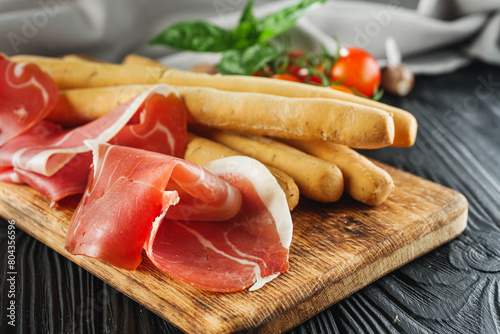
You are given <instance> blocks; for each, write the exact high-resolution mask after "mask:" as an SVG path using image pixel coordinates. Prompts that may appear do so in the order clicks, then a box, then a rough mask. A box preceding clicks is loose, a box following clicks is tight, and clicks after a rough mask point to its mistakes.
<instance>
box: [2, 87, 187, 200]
mask: <svg viewBox="0 0 500 334" xmlns="http://www.w3.org/2000/svg"><path fill="white" fill-rule="evenodd" d="M185 117H186V112H185V109H184V104H183V102H182V101H181V99H180V98H179V97H178V96H177V95H176V94H175V93H174V92H173V90H172V89H171V88H170V87H169V86H166V85H159V86H156V87H153V88H151V89H149V90H147V91H145V92H144V93H142V94H140V95H139V96H138V97H137V98H135V99H133V100H132V101H130V102H128V103H126V104H124V105H122V106H120V107H118V108H117V109H116V110H114V111H113V112H111V113H110V114H108V115H106V116H103V117H101V118H99V119H97V120H95V121H93V122H90V123H88V124H85V125H83V126H81V127H78V128H74V129H63V128H61V127H60V126H59V125H57V124H54V123H52V122H47V121H42V122H40V123H38V124H37V125H35V126H33V127H32V128H31V129H30V130H28V131H27V132H26V133H24V134H23V135H21V136H19V137H17V138H15V139H13V140H11V141H9V142H8V143H7V144H5V145H4V146H3V147H2V148H0V169H1V168H4V169H5V168H9V167H13V171H14V172H16V173H17V174H18V178H19V179H20V180H22V181H23V182H25V183H27V184H29V185H31V186H32V187H33V188H35V189H37V190H39V191H41V192H43V193H44V194H46V195H47V196H48V197H49V198H50V199H51V200H52V201H53V202H55V201H58V200H60V199H61V198H63V197H66V196H68V195H71V194H77V193H83V191H84V190H85V186H86V183H87V182H86V181H87V176H88V172H89V168H90V164H91V162H92V158H91V153H90V149H89V148H88V147H87V146H85V145H84V144H83V141H84V140H86V139H94V140H98V141H99V142H110V143H113V144H118V145H127V146H132V147H138V148H144V149H147V150H151V151H155V152H161V153H164V154H171V155H175V156H183V155H184V151H185V149H186V142H187V134H186V120H185Z"/></svg>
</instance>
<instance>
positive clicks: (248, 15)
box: [239, 0, 257, 24]
mask: <svg viewBox="0 0 500 334" xmlns="http://www.w3.org/2000/svg"><path fill="white" fill-rule="evenodd" d="M252 10H253V0H250V1H248V3H247V5H246V6H245V8H244V9H243V12H242V13H241V17H240V21H239V24H242V23H255V24H256V23H257V19H255V16H254V15H253V11H252Z"/></svg>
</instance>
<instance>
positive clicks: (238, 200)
mask: <svg viewBox="0 0 500 334" xmlns="http://www.w3.org/2000/svg"><path fill="white" fill-rule="evenodd" d="M89 145H91V146H92V145H93V146H94V147H93V156H94V163H93V166H94V168H93V171H92V172H91V177H90V178H89V183H88V186H87V189H86V191H85V193H84V196H83V197H82V200H81V202H80V204H79V205H78V207H77V209H76V211H75V214H74V216H73V218H72V221H71V225H70V230H69V233H68V236H67V241H66V248H67V250H68V251H69V252H71V253H72V254H76V255H86V256H91V257H94V258H97V259H100V260H102V261H105V262H107V263H110V264H112V265H115V266H117V267H120V268H125V269H128V270H133V269H136V268H137V266H138V265H139V264H140V262H141V260H142V256H141V252H142V249H143V248H144V249H145V250H146V254H147V256H148V257H149V258H150V259H151V261H152V262H153V263H154V264H155V265H156V266H158V267H159V268H160V269H161V270H164V271H166V272H168V273H169V274H170V275H172V276H173V277H175V278H177V279H180V280H182V281H183V282H185V283H188V284H191V285H193V286H196V287H199V288H202V289H207V290H212V291H222V292H229V291H238V290H242V289H245V288H247V287H250V286H252V287H253V289H256V288H259V287H261V286H262V285H263V284H265V283H266V282H267V281H269V280H271V279H273V278H274V277H276V276H278V275H279V273H282V272H285V271H286V270H288V248H289V246H290V242H291V235H292V222H291V217H290V213H289V211H288V207H287V204H286V198H285V195H284V193H283V191H282V190H281V188H280V187H279V185H278V184H277V182H276V180H275V179H274V177H272V175H271V174H270V173H269V171H268V170H267V168H265V167H264V166H263V165H262V164H260V163H259V162H257V161H256V160H253V159H251V158H247V157H230V158H225V159H221V160H218V161H214V162H212V163H210V164H209V165H207V169H204V168H202V167H200V166H198V165H195V164H193V163H190V162H187V161H185V160H182V159H179V158H175V157H171V156H166V155H162V154H158V153H153V152H148V151H144V150H138V149H134V148H129V147H122V146H112V145H107V144H100V145H96V144H95V143H92V142H89Z"/></svg>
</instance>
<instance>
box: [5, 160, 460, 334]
mask: <svg viewBox="0 0 500 334" xmlns="http://www.w3.org/2000/svg"><path fill="white" fill-rule="evenodd" d="M381 166H382V167H383V168H384V169H386V170H387V171H388V172H389V173H390V174H391V175H392V176H393V178H394V183H395V186H396V188H395V190H394V192H393V193H392V194H391V196H390V197H389V198H388V200H387V201H386V202H385V203H383V204H381V205H379V206H376V207H370V206H366V205H363V204H361V203H358V202H355V201H354V200H352V199H350V198H348V197H347V196H346V197H345V198H342V200H341V201H339V202H337V203H335V204H328V205H327V204H320V203H315V202H312V201H307V200H305V199H301V204H300V205H299V206H298V207H297V208H296V209H295V210H294V211H293V221H294V237H293V241H292V246H291V249H290V270H289V271H288V272H287V273H285V274H283V275H280V276H279V277H278V278H277V279H275V280H274V281H272V282H271V283H269V284H267V285H266V286H264V287H263V288H262V289H260V290H257V291H254V292H248V291H242V292H237V293H229V294H222V293H212V292H207V291H203V290H200V289H197V288H193V287H191V286H189V285H186V284H183V283H181V282H179V281H177V280H175V279H173V278H171V277H170V276H168V275H167V274H164V273H162V272H160V271H159V270H157V269H156V268H155V267H154V266H153V265H152V264H151V262H150V261H149V260H147V259H145V260H144V261H143V263H142V264H141V265H140V267H139V268H138V269H137V270H136V271H133V272H129V271H126V270H121V269H117V268H114V267H112V266H110V265H107V264H105V263H102V262H100V261H97V260H93V259H90V258H86V257H83V256H73V255H71V254H69V253H68V252H66V250H65V249H64V244H65V236H66V232H67V230H68V223H69V220H70V217H71V214H72V212H73V209H74V207H75V206H76V204H77V202H76V200H75V199H72V200H67V201H64V202H63V203H61V204H60V205H58V206H57V207H55V208H50V207H49V201H48V200H47V198H45V196H43V195H41V194H40V193H38V192H37V191H35V190H33V189H31V188H29V187H26V186H17V185H11V184H6V183H1V182H0V215H1V216H2V217H3V218H5V219H7V220H10V219H15V221H16V226H18V227H20V228H21V229H23V230H24V231H26V232H27V233H29V234H30V235H32V236H33V237H35V238H36V239H38V240H40V241H41V242H43V243H44V244H46V245H48V246H49V247H51V248H53V249H54V250H55V251H57V252H58V253H60V254H62V255H64V256H65V257H67V258H68V259H70V260H71V261H73V262H75V263H76V264H78V265H80V266H81V267H83V268H85V269H86V270H88V271H89V272H90V273H92V274H94V275H95V276H97V277H99V278H100V279H102V280H103V281H105V282H106V283H108V284H110V285H111V286H113V287H114V288H116V289H117V290H119V291H121V292H123V293H124V294H125V295H127V296H129V297H130V298H132V299H133V300H136V301H137V302H139V303H141V304H142V305H144V306H145V307H147V308H149V309H150V310H151V311H153V312H155V313H157V314H158V315H159V316H161V317H163V318H165V319H166V320H167V321H169V322H171V323H172V324H174V325H175V326H177V327H179V328H180V329H182V330H183V331H185V332H189V333H224V332H236V331H245V330H252V331H256V332H266V333H267V332H269V333H278V332H282V331H285V330H287V329H290V328H293V327H295V326H296V325H298V324H299V323H301V322H303V321H305V320H306V319H308V318H310V317H312V316H313V315H314V314H316V313H318V312H320V311H321V310H323V309H325V308H327V307H328V306H330V305H332V304H334V303H336V302H338V301H340V300H341V299H343V298H345V297H347V296H349V295H350V294H352V293H353V292H355V291H357V290H359V289H361V288H362V287H364V286H366V285H368V284H370V283H371V282H373V281H375V280H376V279H378V278H380V277H382V276H384V275H385V274H387V273H389V272H390V271H392V270H394V269H396V268H398V267H400V266H402V265H404V264H405V263H407V262H409V261H411V260H413V259H415V258H416V257H418V256H420V255H422V254H424V253H426V252H428V251H430V250H432V249H434V248H436V247H437V246H439V245H441V244H443V243H445V242H447V241H449V240H451V239H452V238H454V237H456V236H457V235H458V234H460V233H461V232H462V231H463V230H464V228H465V226H466V222H467V201H466V199H465V197H463V196H462V195H461V194H459V193H457V192H455V191H453V190H451V189H448V188H445V187H443V186H440V185H438V184H435V183H432V182H430V181H427V180H424V179H421V178H418V177H416V176H414V175H411V174H408V173H405V172H402V171H400V170H397V169H394V168H391V167H388V166H385V165H381Z"/></svg>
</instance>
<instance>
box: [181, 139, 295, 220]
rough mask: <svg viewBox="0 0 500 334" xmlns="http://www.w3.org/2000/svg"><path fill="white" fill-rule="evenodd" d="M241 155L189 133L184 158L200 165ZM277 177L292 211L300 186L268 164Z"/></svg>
mask: <svg viewBox="0 0 500 334" xmlns="http://www.w3.org/2000/svg"><path fill="white" fill-rule="evenodd" d="M235 155H241V153H239V152H237V151H234V150H232V149H230V148H229V147H227V146H224V145H222V144H219V143H216V142H214V141H211V140H209V139H206V138H202V137H198V136H196V135H193V134H191V133H188V146H187V150H186V154H185V156H184V158H185V159H186V160H188V161H191V162H194V163H196V164H198V165H204V164H206V163H207V162H209V161H212V160H216V159H220V158H224V157H229V156H235ZM266 167H267V168H268V169H269V171H270V172H271V174H273V176H274V177H275V178H276V181H278V184H279V185H280V187H281V189H283V192H284V193H285V196H286V201H287V203H288V209H289V210H290V211H292V210H293V209H294V208H295V207H296V206H297V204H298V203H299V197H300V196H299V188H298V187H297V184H296V183H295V182H294V180H293V179H292V178H291V177H290V176H289V175H288V174H286V173H285V172H283V171H282V170H280V169H278V168H274V167H272V166H266Z"/></svg>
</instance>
